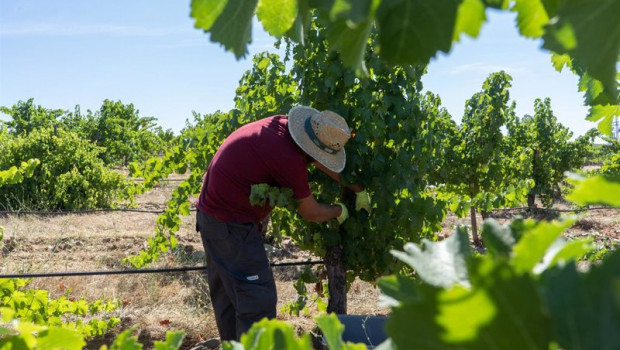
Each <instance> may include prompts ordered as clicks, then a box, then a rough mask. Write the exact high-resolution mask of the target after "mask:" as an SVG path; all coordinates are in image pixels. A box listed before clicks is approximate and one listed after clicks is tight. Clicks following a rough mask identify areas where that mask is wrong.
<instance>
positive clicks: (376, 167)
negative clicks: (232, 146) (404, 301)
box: [252, 18, 451, 280]
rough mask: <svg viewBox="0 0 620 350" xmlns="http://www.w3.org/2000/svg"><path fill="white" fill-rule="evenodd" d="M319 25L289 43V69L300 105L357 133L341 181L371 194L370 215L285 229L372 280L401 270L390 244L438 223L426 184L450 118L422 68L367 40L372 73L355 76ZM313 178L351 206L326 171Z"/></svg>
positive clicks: (318, 188) (330, 198)
mask: <svg viewBox="0 0 620 350" xmlns="http://www.w3.org/2000/svg"><path fill="white" fill-rule="evenodd" d="M322 25H323V20H322V19H320V18H319V19H317V20H315V21H313V23H312V26H311V27H310V28H311V29H312V30H311V31H310V32H309V33H308V34H307V35H306V37H305V44H304V45H303V46H302V45H293V44H292V43H289V51H290V58H292V60H293V66H292V69H291V72H290V74H291V75H292V76H293V78H294V79H295V81H296V82H297V84H298V86H299V91H300V95H299V99H298V103H299V104H301V105H307V106H312V107H314V108H316V109H318V110H326V109H327V110H332V111H335V112H337V113H338V114H340V115H341V116H343V117H344V118H345V119H346V120H347V124H348V125H349V127H350V128H351V129H352V130H353V131H354V137H353V138H352V139H351V140H350V141H349V142H348V143H347V148H346V152H347V164H346V167H345V169H344V170H343V172H342V173H341V176H342V179H343V182H344V184H345V185H346V184H352V183H355V184H361V185H362V186H364V187H365V188H366V189H367V190H368V191H369V193H370V195H371V198H372V199H373V214H372V215H371V216H369V215H368V214H367V213H366V212H365V211H359V212H358V211H354V210H349V213H350V217H349V219H347V220H346V221H345V222H344V223H343V224H342V225H340V226H338V225H336V224H334V223H331V224H329V225H328V226H327V227H326V226H325V225H324V224H314V223H306V222H302V221H300V220H296V221H295V222H294V223H293V224H294V226H293V227H291V228H290V229H289V233H288V234H289V235H291V236H292V238H293V239H294V241H295V242H296V243H297V244H299V245H300V247H302V249H307V250H310V251H312V252H313V253H314V254H317V255H318V256H323V255H324V254H325V252H326V251H327V250H328V249H331V247H334V246H341V247H342V248H343V253H344V257H343V260H344V262H345V265H346V268H347V269H348V270H349V273H350V274H351V275H353V276H359V277H360V278H362V279H365V280H374V279H376V278H377V277H378V276H380V275H382V274H385V273H386V272H389V271H390V270H392V269H397V268H398V266H397V265H395V264H394V260H393V258H392V257H391V256H390V255H389V253H388V252H389V250H390V249H392V248H394V247H401V246H402V245H403V243H404V242H405V241H406V240H418V239H420V238H421V237H424V236H427V237H430V236H432V235H433V233H434V232H436V231H437V230H438V229H439V227H440V226H439V223H440V222H441V220H442V219H443V217H444V215H445V206H444V204H443V202H439V201H436V200H435V199H434V198H433V197H432V195H431V194H430V193H429V192H428V191H427V190H426V189H427V185H428V184H429V180H428V174H429V173H430V172H431V171H432V170H434V169H437V168H438V167H439V159H438V158H437V157H435V154H436V153H438V151H437V150H438V149H439V147H440V145H441V143H442V142H443V141H444V138H443V136H444V134H445V130H444V128H448V126H449V125H451V124H450V123H451V122H450V118H449V115H447V113H442V111H441V110H440V109H439V107H438V102H437V101H436V98H435V97H434V96H432V95H428V96H426V97H423V96H421V94H420V90H421V83H420V77H421V75H422V73H423V68H422V67H410V66H408V67H390V66H388V65H387V64H385V63H384V62H382V61H381V60H380V59H379V56H378V55H377V54H376V52H375V50H376V41H375V39H374V38H375V37H372V38H373V39H372V40H371V41H369V43H368V45H367V51H366V54H365V66H366V67H367V68H368V70H369V75H368V76H365V77H357V76H356V75H355V72H354V71H353V70H351V69H348V68H346V67H345V66H344V64H343V62H342V61H341V60H340V58H339V56H338V54H336V53H335V52H329V50H328V49H327V42H328V40H329V38H328V37H329V35H330V34H329V31H326V30H325V28H324V27H323V26H322ZM252 102H253V103H258V104H260V103H261V102H260V101H252ZM403 169H407V171H403ZM310 180H311V182H312V183H313V193H315V195H316V197H317V199H318V200H319V201H320V202H323V203H330V202H331V203H333V202H335V201H344V202H345V203H347V205H349V207H350V208H353V207H354V206H353V203H352V201H353V200H354V198H353V197H347V196H346V194H345V196H344V197H342V196H341V195H342V188H341V186H339V185H338V184H337V183H336V182H334V181H333V180H331V179H329V178H327V177H326V176H325V175H324V174H323V173H321V172H319V171H313V172H312V173H311V176H310ZM272 222H275V220H274V218H273V217H272Z"/></svg>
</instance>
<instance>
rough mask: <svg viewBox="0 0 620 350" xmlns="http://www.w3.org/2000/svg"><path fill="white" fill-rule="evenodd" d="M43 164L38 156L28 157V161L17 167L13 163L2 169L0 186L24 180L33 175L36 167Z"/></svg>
mask: <svg viewBox="0 0 620 350" xmlns="http://www.w3.org/2000/svg"><path fill="white" fill-rule="evenodd" d="M39 164H41V161H39V160H38V159H36V158H33V159H28V161H26V162H22V163H21V165H20V166H19V168H18V167H16V166H15V165H13V166H12V167H10V168H8V169H7V170H0V187H2V186H4V185H16V184H19V183H21V182H22V181H24V179H26V178H29V177H32V175H33V174H34V169H36V167H38V166H39Z"/></svg>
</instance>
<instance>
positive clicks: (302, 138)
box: [288, 106, 347, 173]
mask: <svg viewBox="0 0 620 350" xmlns="http://www.w3.org/2000/svg"><path fill="white" fill-rule="evenodd" d="M318 113H320V112H319V111H317V110H316V109H314V108H311V107H305V106H297V107H293V108H292V109H291V110H290V112H289V113H288V130H289V132H290V133H291V137H292V138H293V140H294V141H295V143H297V145H298V146H299V147H300V148H301V149H302V150H303V151H304V152H306V153H307V154H308V155H309V156H310V157H312V158H314V160H316V161H317V162H319V163H321V164H322V165H323V166H325V167H326V168H327V169H329V170H331V171H333V172H335V173H340V172H341V171H342V170H343V169H344V166H345V163H346V160H347V156H346V153H345V151H344V148H343V149H341V150H340V152H338V153H336V154H330V153H327V152H325V151H323V150H322V149H320V148H319V147H318V146H317V145H315V144H314V142H312V140H311V139H310V136H308V133H306V129H305V125H306V120H307V119H308V118H310V117H311V116H313V115H315V114H318Z"/></svg>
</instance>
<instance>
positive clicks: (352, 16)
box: [329, 0, 377, 24]
mask: <svg viewBox="0 0 620 350" xmlns="http://www.w3.org/2000/svg"><path fill="white" fill-rule="evenodd" d="M373 2H374V3H377V1H376V0H336V1H334V5H333V6H332V8H331V10H330V12H329V17H330V19H331V20H332V21H337V20H339V19H346V20H348V21H350V22H352V23H354V24H359V23H362V22H365V21H368V19H369V14H370V13H371V9H372V7H376V4H374V5H373Z"/></svg>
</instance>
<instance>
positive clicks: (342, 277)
mask: <svg viewBox="0 0 620 350" xmlns="http://www.w3.org/2000/svg"><path fill="white" fill-rule="evenodd" d="M341 198H342V202H343V203H345V205H346V206H347V208H349V210H354V208H355V193H354V192H353V191H351V190H349V189H347V188H345V187H343V189H342V194H341ZM343 244H346V242H344V243H343ZM325 268H326V270H327V286H328V290H329V300H328V302H327V312H328V313H330V312H334V313H336V314H346V313H347V269H346V266H345V262H344V255H343V249H342V245H337V246H334V247H330V248H328V249H327V252H326V255H325Z"/></svg>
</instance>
